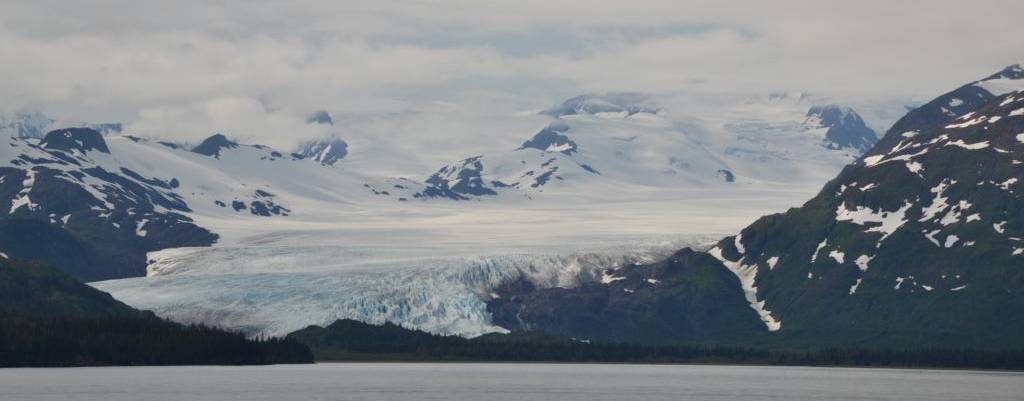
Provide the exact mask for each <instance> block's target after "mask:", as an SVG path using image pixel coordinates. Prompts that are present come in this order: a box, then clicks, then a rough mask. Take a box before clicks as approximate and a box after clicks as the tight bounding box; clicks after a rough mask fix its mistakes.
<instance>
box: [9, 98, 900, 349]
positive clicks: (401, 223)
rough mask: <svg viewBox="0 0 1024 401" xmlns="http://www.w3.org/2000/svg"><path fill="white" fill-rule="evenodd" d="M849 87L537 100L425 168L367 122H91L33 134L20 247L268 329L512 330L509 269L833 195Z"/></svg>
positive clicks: (17, 226) (23, 173)
mask: <svg viewBox="0 0 1024 401" xmlns="http://www.w3.org/2000/svg"><path fill="white" fill-rule="evenodd" d="M835 100H836V99H829V98H817V97H814V96H810V95H801V96H789V95H776V96H751V95H719V96H714V95H708V94H700V95H694V94H660V95H640V94H630V95H628V96H626V95H621V94H618V95H617V94H613V95H588V96H583V97H580V98H577V99H575V100H572V101H569V102H567V105H569V106H566V107H567V108H565V109H564V110H572V112H571V113H570V112H567V111H566V112H557V113H543V114H539V115H538V114H537V113H529V114H521V115H520V114H517V116H521V117H516V118H522V119H523V120H524V121H527V122H529V124H528V125H533V128H531V129H530V130H526V131H516V133H515V134H512V135H510V136H509V137H508V138H501V140H500V141H494V144H493V145H492V144H491V143H489V142H486V141H482V142H474V143H483V145H479V148H478V147H466V146H464V145H461V144H460V143H455V142H453V143H450V144H449V143H446V144H439V145H438V146H439V147H444V148H445V149H444V150H445V151H446V154H451V153H459V152H465V153H464V155H463V156H462V157H461V158H458V157H457V158H454V160H455V161H453V162H451V163H450V164H449V165H447V166H445V165H436V164H435V165H432V166H429V165H430V164H431V163H425V162H423V161H422V160H433V159H432V158H430V157H427V156H432V155H431V154H430V153H431V150H430V149H422V148H418V147H416V148H413V147H403V146H389V147H374V146H372V144H369V143H367V142H361V145H360V146H353V147H351V148H349V147H348V146H347V143H348V142H349V137H348V136H347V135H346V137H345V139H346V140H345V141H341V140H340V139H337V141H335V139H336V138H327V139H325V140H322V141H315V142H314V143H313V144H312V145H311V146H308V147H303V148H300V149H297V150H294V149H293V150H280V149H273V148H270V147H266V146H261V145H254V144H246V143H240V142H239V141H236V140H233V139H232V137H231V135H230V134H227V135H214V136H211V137H209V138H207V139H206V140H204V141H201V142H200V143H198V144H195V146H191V145H185V144H176V143H170V142H165V141H159V140H155V139H147V138H142V137H138V136H130V135H106V136H104V135H101V134H100V133H99V132H97V131H94V130H88V129H78V130H67V131H57V132H51V133H50V134H48V135H47V136H46V138H43V139H35V138H22V137H12V138H8V139H5V141H6V142H7V143H6V146H0V162H2V163H3V164H2V166H0V173H2V175H0V180H2V181H0V201H7V202H9V204H10V205H11V209H10V210H11V213H9V214H8V215H7V216H5V217H4V218H0V223H2V224H0V236H3V239H5V241H2V242H0V244H2V245H0V252H4V253H7V254H9V255H11V256H12V257H23V258H30V259H40V260H48V261H52V262H55V264H57V265H61V266H67V269H68V270H69V271H71V272H72V273H73V274H76V275H77V276H78V277H80V278H84V279H87V280H97V279H109V278H122V277H135V278H128V279H120V280H113V281H105V282H100V283H95V285H96V286H97V287H100V288H102V289H104V290H107V291H111V292H112V293H113V294H114V295H115V296H117V297H118V298H119V299H122V300H124V301H126V302H128V303H129V304H131V305H133V306H137V307H141V308H145V309H152V310H155V311H157V312H158V313H160V314H161V315H163V316H167V317H170V318H173V319H176V320H181V321H190V322H195V321H202V322H206V323H212V324H218V325H224V326H229V327H233V328H241V329H244V330H246V331H248V332H253V333H255V332H263V333H272V334H283V333H285V332H287V331H291V330H294V329H296V328H299V327H303V326H305V325H307V324H311V323H325V322H329V321H333V320H334V319H337V318H341V317H356V318H360V319H362V320H369V321H381V320H382V319H388V320H391V321H397V322H402V323H406V324H409V325H412V326H415V327H420V328H425V329H429V330H432V331H437V332H444V333H460V334H480V333H483V332H488V331H500V330H501V328H500V327H497V326H495V325H493V324H491V323H490V320H489V314H488V313H487V310H486V304H485V302H484V300H485V299H486V295H487V294H488V291H489V289H491V288H495V287H496V286H497V285H499V284H500V283H501V282H504V281H507V280H510V279H512V278H514V277H521V276H530V277H534V278H536V279H537V280H540V281H543V282H548V283H552V285H556V284H557V285H572V284H573V283H575V282H578V281H580V280H584V279H585V278H586V277H589V276H588V275H592V274H593V272H594V271H596V270H595V269H598V268H599V266H607V265H608V264H615V265H618V264H625V263H633V262H636V261H652V260H654V259H655V258H658V257H661V256H664V255H667V254H668V252H669V251H671V250H672V249H675V248H678V247H679V246H681V245H684V244H696V243H701V242H705V241H709V240H710V239H712V238H714V237H717V236H721V235H725V234H727V233H729V232H733V231H735V230H737V229H739V228H740V227H741V226H742V225H743V224H744V223H745V222H748V221H750V220H752V219H754V218H755V217H756V216H759V215H762V214H764V213H767V212H769V211H772V210H778V209H785V208H788V207H792V206H795V205H796V204H797V203H798V202H799V201H800V200H802V199H804V198H805V197H808V196H810V195H811V194H813V193H814V191H815V190H816V189H817V187H818V186H820V185H821V183H823V182H825V181H826V180H827V179H828V178H830V177H831V176H833V175H834V174H835V173H836V172H838V171H839V170H840V169H841V168H842V167H843V166H844V165H845V164H847V163H848V162H849V161H851V160H853V159H854V158H855V157H856V156H857V154H858V153H857V151H856V149H854V148H852V147H847V148H842V149H829V148H828V147H826V146H822V144H823V142H824V141H825V139H826V137H827V133H826V132H824V130H821V129H807V126H806V120H807V113H808V110H809V109H811V108H812V107H813V106H814V105H816V104H832V103H836V101H835ZM899 107H902V106H899ZM315 116H316V118H311V119H310V123H313V124H337V122H336V121H334V119H332V118H330V117H331V116H330V114H329V113H322V114H321V113H317V115H315ZM865 120H869V121H871V119H870V118H867V117H865ZM877 120H878V119H877V118H876V119H875V121H877ZM534 122H536V124H534ZM413 134H415V133H413ZM409 135H412V134H409ZM396 137H397V139H396V142H393V143H399V144H400V143H401V141H402V138H401V137H400V135H399V134H396ZM389 139H391V138H389ZM355 141H357V142H358V141H359V138H355ZM485 142H486V143H485ZM343 143H344V144H346V145H342V144H343ZM460 146H462V147H460ZM452 147H456V150H457V151H451V150H450V149H448V148H452ZM423 165H428V166H429V167H424V168H421V169H414V170H408V169H406V170H402V169H400V168H396V167H395V166H400V167H404V166H423ZM380 171H400V173H399V174H387V175H384V174H380V173H379V172H380ZM69 194H70V195H73V196H70V195H69ZM26 224H30V225H31V227H29V228H26ZM26 232H33V233H35V234H33V235H34V236H33V237H32V238H46V239H49V240H48V241H35V240H27V239H24V238H28V237H25V236H24V235H23V234H24V233H26ZM19 238H22V239H19ZM47 244H53V245H52V246H49V245H47ZM69 249H73V250H74V251H68V250H69ZM144 274H145V275H148V276H149V277H137V276H142V275H144ZM374 283H378V284H374ZM382 283H383V284H382ZM300 293H301V294H308V295H309V296H305V295H302V296H299V295H297V294H300Z"/></svg>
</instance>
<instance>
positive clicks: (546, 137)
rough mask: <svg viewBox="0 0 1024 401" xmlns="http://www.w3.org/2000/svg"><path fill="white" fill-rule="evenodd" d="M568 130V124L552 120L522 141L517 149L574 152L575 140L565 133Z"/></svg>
mask: <svg viewBox="0 0 1024 401" xmlns="http://www.w3.org/2000/svg"><path fill="white" fill-rule="evenodd" d="M568 131H569V125H568V124H565V123H562V122H554V123H551V124H550V125H548V126H547V127H545V128H544V129H542V130H541V131H540V132H538V133H537V135H534V136H533V138H530V140H528V141H526V142H523V145H522V146H520V147H519V149H527V148H533V149H539V150H543V151H545V152H562V153H565V154H567V155H572V154H573V153H575V152H576V142H573V140H572V139H569V137H568V136H566V135H565V133H566V132H568Z"/></svg>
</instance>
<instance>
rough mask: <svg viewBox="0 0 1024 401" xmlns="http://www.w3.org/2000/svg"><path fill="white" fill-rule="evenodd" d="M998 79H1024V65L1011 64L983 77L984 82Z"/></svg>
mask: <svg viewBox="0 0 1024 401" xmlns="http://www.w3.org/2000/svg"><path fill="white" fill-rule="evenodd" d="M996 79H1024V67H1021V65H1020V64H1013V65H1009V66H1007V67H1006V68H1004V69H1002V71H999V72H997V73H995V74H992V75H990V76H988V77H987V78H985V79H983V80H982V82H984V81H992V80H996Z"/></svg>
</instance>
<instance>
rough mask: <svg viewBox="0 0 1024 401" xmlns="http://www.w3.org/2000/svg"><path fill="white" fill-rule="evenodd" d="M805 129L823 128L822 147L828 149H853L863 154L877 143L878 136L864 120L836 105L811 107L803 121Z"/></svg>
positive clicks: (855, 113)
mask: <svg viewBox="0 0 1024 401" xmlns="http://www.w3.org/2000/svg"><path fill="white" fill-rule="evenodd" d="M804 126H805V127H807V128H811V129H814V128H825V129H827V131H826V132H825V139H824V145H825V147H827V148H829V149H836V150H838V149H845V148H853V149H856V150H857V152H859V153H863V152H866V151H867V150H868V149H871V146H872V145H874V144H875V142H878V135H877V134H875V131H874V130H872V129H871V128H868V126H867V125H866V124H865V123H864V119H862V118H861V117H860V115H859V114H857V112H856V111H854V110H853V109H851V108H849V107H842V106H838V105H823V106H813V107H811V108H810V110H808V111H807V119H806V120H805V121H804Z"/></svg>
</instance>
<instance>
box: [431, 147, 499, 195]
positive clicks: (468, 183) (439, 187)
mask: <svg viewBox="0 0 1024 401" xmlns="http://www.w3.org/2000/svg"><path fill="white" fill-rule="evenodd" d="M481 159H482V156H474V157H470V158H468V159H464V160H461V161H459V162H457V163H453V164H450V165H447V166H444V167H442V168H441V169H440V170H438V171H437V172H436V173H434V174H433V175H431V176H430V177H429V178H427V180H426V181H425V184H426V185H427V186H426V188H424V189H423V191H421V192H419V193H417V194H415V195H414V196H415V197H417V198H420V197H425V198H448V199H452V200H468V199H469V197H470V196H482V195H497V194H498V193H497V192H495V191H494V189H493V187H495V186H498V187H504V186H505V185H504V184H502V183H501V182H499V181H493V182H487V181H486V180H485V179H484V176H483V174H484V164H483V161H482V160H481Z"/></svg>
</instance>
